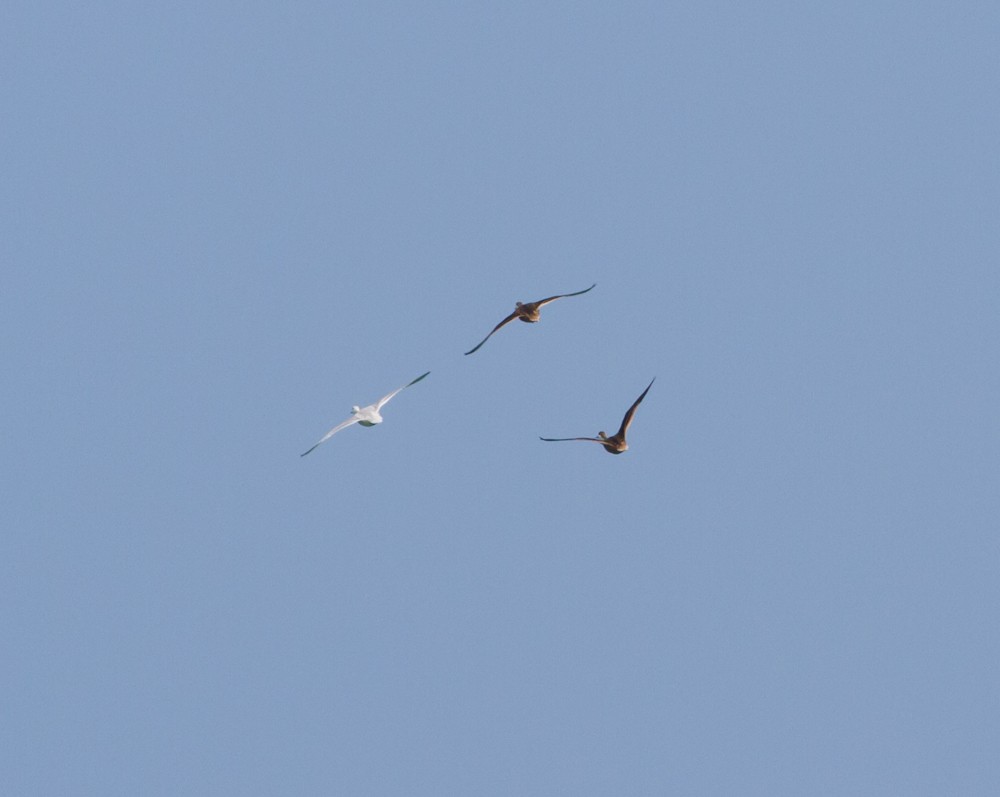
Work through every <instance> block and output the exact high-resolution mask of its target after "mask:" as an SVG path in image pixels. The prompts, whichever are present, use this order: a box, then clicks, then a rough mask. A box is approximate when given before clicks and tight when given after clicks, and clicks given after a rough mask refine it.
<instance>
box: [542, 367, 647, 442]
mask: <svg viewBox="0 0 1000 797" xmlns="http://www.w3.org/2000/svg"><path fill="white" fill-rule="evenodd" d="M655 381H656V377H655V376H654V377H653V381H652V382H650V383H649V384H648V385H646V389H645V390H643V391H642V395H641V396H639V398H637V399H636V400H635V403H634V404H633V405H632V406H631V407H629V408H628V412H626V413H625V417H624V418H623V419H622V425H621V428H619V429H618V434H616V435H613V436H612V437H608V436H607V435H606V434H605V433H604V432H598V433H597V437H539V438H538V439H539V440H544V441H545V442H546V443H565V442H567V441H569V440H586V441H587V442H590V443H600V444H601V445H602V446H604V450H605V451H607V452H608V453H609V454H623V453H625V452H626V451H628V443H626V442H625V433H626V432H627V431H628V427H629V426H630V425H631V424H632V416H633V415H635V408H636V407H638V406H639V405H640V404H641V403H642V400H643V399H644V398H646V394H647V393H648V392H649V389H650V388H651V387H652V386H653V382H655Z"/></svg>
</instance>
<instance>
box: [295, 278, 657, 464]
mask: <svg viewBox="0 0 1000 797" xmlns="http://www.w3.org/2000/svg"><path fill="white" fill-rule="evenodd" d="M596 286H597V283H596V282H595V283H594V284H593V285H591V286H590V287H589V288H587V289H586V290H582V291H576V292H575V293H560V294H559V295H558V296H550V297H548V298H547V299H539V300H538V301H537V302H527V303H523V304H522V303H521V302H517V303H516V305H515V307H514V312H512V313H511V314H510V315H509V316H507V317H506V318H505V319H504V320H503V321H501V322H500V323H499V324H497V325H496V326H495V327H493V329H491V330H490V333H489V334H488V335H487V336H486V337H485V338H483V339H482V340H481V341H480V342H479V343H478V344H476V345H475V346H473V347H472V348H471V349H469V350H468V351H467V352H465V353H466V354H467V355H468V354H473V353H474V352H476V351H478V350H479V349H480V347H481V346H482V345H483V344H484V343H486V341H488V340H489V339H490V338H491V337H492V336H493V333H495V332H496V331H497V330H499V329H502V328H503V327H505V326H506V325H507V324H509V323H510V322H511V321H513V320H514V319H520V320H521V321H524V322H525V323H528V324H534V323H535V322H536V321H538V319H539V318H541V312H540V311H541V309H542V308H543V307H545V305H547V304H549V303H550V302H554V301H555V300H556V299H566V298H568V297H570V296H580V295H582V294H584V293H587V292H588V291H592V290H593V289H594V288H595V287H596ZM429 373H430V371H426V372H425V373H422V374H421V375H420V376H418V377H417V378H416V379H414V380H413V381H412V382H408V383H407V384H405V385H403V386H402V387H398V388H396V389H395V390H393V391H392V392H391V393H387V394H386V395H384V396H382V398H380V399H379V400H378V401H376V402H375V403H374V404H369V405H368V406H367V407H359V406H358V405H356V404H355V405H354V406H353V407H351V417H350V418H348V419H347V420H346V421H343V422H341V423H338V424H337V425H336V426H334V427H333V428H332V429H331V430H330V431H329V432H327V433H326V434H325V435H323V436H322V437H321V438H320V439H319V440H317V441H316V444H315V445H313V447H312V448H310V449H309V450H308V451H305V452H303V453H302V454H301V456H303V457H304V456H305V455H306V454H309V453H310V452H312V451H314V450H315V449H316V448H318V447H319V446H320V445H322V444H323V443H325V442H326V441H327V440H329V439H330V438H331V437H333V436H334V435H335V434H337V432H339V431H340V430H341V429H346V428H347V427H348V426H353V425H354V424H356V423H360V424H361V425H362V426H375V425H376V424H379V423H382V414H381V412H380V410H381V409H382V407H384V406H385V405H386V404H388V403H389V402H390V401H391V400H392V398H393V397H394V396H395V395H396V394H397V393H399V392H401V391H403V390H406V388H408V387H411V386H413V385H415V384H417V382H419V381H420V380H421V379H423V378H424V377H426V376H427V375H428V374H429ZM655 381H656V377H653V379H652V380H651V381H650V383H649V384H648V385H646V389H645V390H643V391H642V393H641V394H640V395H639V398H637V399H636V400H635V401H634V402H632V406H631V407H629V408H628V412H626V413H625V417H624V418H623V419H622V423H621V426H620V427H618V432H617V433H616V434H613V435H611V436H610V437H609V436H608V435H607V434H605V433H604V432H598V433H597V437H539V438H538V439H539V440H544V441H545V442H547V443H566V442H571V441H574V440H581V441H584V442H589V443H600V444H601V445H602V446H604V450H605V451H607V452H608V453H610V454H622V453H624V452H625V451H628V443H627V442H626V441H625V435H626V433H627V432H628V428H629V426H631V425H632V416H634V415H635V410H636V407H638V406H639V405H640V404H641V403H642V400H643V399H644V398H646V394H647V393H648V392H649V389H650V388H651V387H652V386H653V382H655Z"/></svg>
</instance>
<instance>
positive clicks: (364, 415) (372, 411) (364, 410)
mask: <svg viewBox="0 0 1000 797" xmlns="http://www.w3.org/2000/svg"><path fill="white" fill-rule="evenodd" d="M429 373H430V371H428V372H427V373H424V374H421V375H420V376H418V377H417V378H416V379H414V380H413V381H412V382H410V383H409V384H406V385H403V386H402V387H400V388H396V389H395V390H393V391H392V392H391V393H389V394H388V395H385V396H382V398H380V399H379V400H378V401H376V402H375V403H374V404H369V405H368V406H367V407H359V406H358V405H357V404H355V405H354V406H353V407H351V413H352V414H351V417H350V418H348V419H347V420H346V421H344V422H343V423H338V424H337V425H336V426H334V427H333V428H332V429H331V430H330V431H329V432H327V433H326V434H325V435H323V436H322V437H321V438H320V439H319V442H317V443H316V445H314V446H313V447H312V448H310V449H309V451H312V450H313V448H316V447H318V446H319V445H321V444H322V443H325V442H326V441H327V440H329V439H330V438H331V437H333V436H334V435H335V434H337V432H339V431H340V430H341V429H346V428H347V427H348V426H352V425H353V424H356V423H360V424H361V425H362V426H374V425H375V424H377V423H382V416H381V414H379V410H380V409H382V407H383V406H385V404H387V403H388V402H389V401H390V400H391V399H392V397H393V396H395V395H396V394H397V393H398V392H399V391H400V390H405V389H406V388H408V387H409V386H410V385H415V384H417V382H419V381H420V380H421V379H423V378H424V377H425V376H427V374H429ZM309 451H306V452H305V453H303V454H300V456H303V457H304V456H305V455H306V454H308V453H309Z"/></svg>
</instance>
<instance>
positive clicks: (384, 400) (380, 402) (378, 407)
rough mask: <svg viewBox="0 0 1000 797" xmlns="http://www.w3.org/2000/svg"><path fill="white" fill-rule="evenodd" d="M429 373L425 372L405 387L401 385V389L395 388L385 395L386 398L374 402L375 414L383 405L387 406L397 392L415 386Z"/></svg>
mask: <svg viewBox="0 0 1000 797" xmlns="http://www.w3.org/2000/svg"><path fill="white" fill-rule="evenodd" d="M429 373H430V371H427V372H426V373H423V374H421V375H420V376H418V377H417V378H416V379H414V380H413V381H412V382H410V383H409V384H406V385H403V386H402V387H397V388H396V389H395V390H393V391H392V392H391V393H390V394H389V395H387V396H382V398H380V399H379V400H378V401H376V402H375V411H376V412H378V411H379V410H380V409H382V405H384V404H387V403H388V402H389V400H390V399H391V398H392V397H393V396H395V395H396V394H397V393H398V392H399V391H400V390H406V388H408V387H409V386H410V385H415V384H417V382H419V381H420V380H421V379H423V378H424V377H425V376H427V374H429Z"/></svg>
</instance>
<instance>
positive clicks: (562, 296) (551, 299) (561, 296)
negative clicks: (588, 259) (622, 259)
mask: <svg viewBox="0 0 1000 797" xmlns="http://www.w3.org/2000/svg"><path fill="white" fill-rule="evenodd" d="M595 287H597V283H596V282H595V283H594V284H593V285H591V286H590V287H589V288H587V290H586V291H577V292H576V293H560V294H559V295H558V296H550V297H549V298H548V299H540V300H538V301H537V302H535V306H536V307H545V305H547V304H548V303H549V302H554V301H555V300H556V299H565V298H567V297H568V296H579V295H580V294H582V293H586V292H587V291H592V290H594V288H595ZM480 345H482V344H480Z"/></svg>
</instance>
